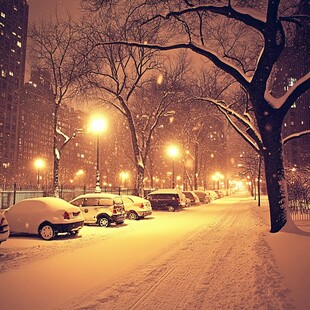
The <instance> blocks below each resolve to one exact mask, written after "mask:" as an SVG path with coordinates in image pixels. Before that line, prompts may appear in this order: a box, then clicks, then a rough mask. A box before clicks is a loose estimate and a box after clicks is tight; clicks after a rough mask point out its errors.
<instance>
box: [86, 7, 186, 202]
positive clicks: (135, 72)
mask: <svg viewBox="0 0 310 310" xmlns="http://www.w3.org/2000/svg"><path fill="white" fill-rule="evenodd" d="M131 13H132V12H131V11H130V10H129V13H128V14H129V15H130V14H131ZM114 14H115V12H113V11H111V15H112V16H114ZM122 16H123V17H124V16H125V17H126V16H127V15H126V14H125V13H124V15H122ZM123 17H122V18H120V19H119V20H117V21H115V20H114V19H111V20H109V19H107V18H106V15H101V14H96V17H95V18H93V19H91V21H89V23H88V24H87V25H86V23H85V22H84V23H83V25H82V26H81V28H82V31H83V32H84V33H85V37H84V39H85V41H84V44H86V45H88V46H92V47H93V50H92V52H91V53H89V54H88V55H87V57H86V58H85V61H86V63H87V66H88V72H87V75H86V83H85V85H86V87H91V88H92V90H94V92H96V96H97V97H98V98H99V100H101V102H102V104H105V105H106V104H108V105H110V106H112V107H114V108H115V109H117V110H118V111H119V112H120V114H121V115H122V116H123V117H124V118H125V119H126V120H127V125H128V128H129V132H130V137H131V142H132V149H133V161H134V163H135V167H136V172H137V178H136V188H137V191H138V194H139V195H140V196H142V195H143V179H144V173H145V166H146V161H147V158H148V153H149V150H150V145H151V141H152V136H153V134H154V131H155V129H156V127H157V126H158V125H159V124H160V122H161V118H162V117H163V116H164V115H165V113H166V111H167V109H168V107H169V106H170V105H171V104H172V103H173V102H174V101H175V100H176V99H175V98H174V100H172V96H173V95H175V93H176V91H175V90H174V89H173V87H175V84H173V83H175V81H174V80H173V79H171V78H170V79H167V74H168V73H166V72H165V71H166V70H165V69H164V68H163V67H161V65H160V61H159V59H158V58H156V51H153V50H151V49H145V48H144V47H143V46H141V47H130V46H124V45H105V44H102V42H103V41H105V40H113V39H115V38H117V37H118V36H122V35H123V36H125V37H126V36H127V35H128V33H126V31H124V29H126V28H125V27H124V26H122V25H123V24H124V23H128V20H127V19H126V18H125V19H123ZM124 32H125V33H124ZM127 32H130V34H131V35H132V36H134V37H135V38H136V39H137V40H148V39H149V38H152V37H153V36H154V35H155V34H156V30H154V31H148V30H147V31H142V30H139V29H136V28H133V29H131V30H128V31H127ZM85 42H86V43H85ZM181 71H182V70H181ZM156 73H157V75H155V74H156ZM168 81H170V82H169V83H168Z"/></svg>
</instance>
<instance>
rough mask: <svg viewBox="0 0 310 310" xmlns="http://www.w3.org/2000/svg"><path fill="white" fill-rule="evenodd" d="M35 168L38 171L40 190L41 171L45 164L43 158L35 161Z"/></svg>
mask: <svg viewBox="0 0 310 310" xmlns="http://www.w3.org/2000/svg"><path fill="white" fill-rule="evenodd" d="M34 166H35V168H36V169H37V187H38V189H39V188H40V179H41V176H40V170H41V169H43V168H44V166H45V162H44V160H43V159H42V158H37V159H36V160H35V161H34Z"/></svg>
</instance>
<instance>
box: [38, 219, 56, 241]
mask: <svg viewBox="0 0 310 310" xmlns="http://www.w3.org/2000/svg"><path fill="white" fill-rule="evenodd" d="M39 235H40V237H41V238H42V239H43V240H51V239H53V238H54V237H55V235H56V232H55V230H54V228H53V226H52V225H51V224H47V223H45V224H43V225H41V226H40V228H39Z"/></svg>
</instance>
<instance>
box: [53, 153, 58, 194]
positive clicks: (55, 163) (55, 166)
mask: <svg viewBox="0 0 310 310" xmlns="http://www.w3.org/2000/svg"><path fill="white" fill-rule="evenodd" d="M54 197H57V198H59V159H58V157H57V156H56V154H55V152H54Z"/></svg>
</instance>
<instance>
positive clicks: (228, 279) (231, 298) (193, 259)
mask: <svg viewBox="0 0 310 310" xmlns="http://www.w3.org/2000/svg"><path fill="white" fill-rule="evenodd" d="M222 208H223V210H222V213H221V215H220V216H219V217H218V218H217V219H216V220H214V221H213V222H212V223H211V224H210V225H208V226H207V225H206V226H203V227H201V228H200V230H199V231H198V232H197V233H195V234H193V235H191V236H190V237H188V238H186V240H184V241H183V242H181V243H174V244H173V245H172V246H171V247H170V248H167V251H166V252H164V253H160V255H158V256H157V257H154V258H153V259H152V260H151V261H149V262H148V264H146V265H145V264H144V265H143V266H137V268H136V271H135V272H132V273H127V274H126V275H122V277H119V278H116V279H115V281H113V282H112V283H111V284H110V286H109V288H106V286H102V287H98V288H96V290H93V291H91V292H88V293H87V297H84V298H81V299H79V300H78V301H77V303H75V304H74V303H73V305H72V303H70V309H77V310H88V309H93V310H95V309H111V310H112V309H118V310H119V309H126V310H127V309H134V310H142V309H143V310H145V309H148V310H155V309H156V310H158V309H165V310H166V309H167V310H168V309H169V310H172V309H178V310H182V309H191V310H192V309H206V310H208V309H210V310H211V309H212V310H213V309H238V310H239V309H268V310H269V309H270V310H273V309H275V310H280V309H294V304H293V302H292V300H291V299H290V292H289V291H288V289H287V287H286V285H285V282H284V279H283V278H282V276H281V274H280V272H279V270H278V267H277V266H276V263H275V261H274V259H273V257H272V256H271V251H270V249H269V247H268V245H267V244H266V242H265V241H264V239H263V231H264V229H265V226H264V225H263V224H262V222H261V220H260V219H259V218H257V216H256V215H255V214H254V212H253V210H251V208H250V207H248V206H246V205H242V203H239V204H238V206H237V205H236V206H233V207H231V206H230V207H222ZM90 296H91V298H90ZM68 305H69V304H68Z"/></svg>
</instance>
